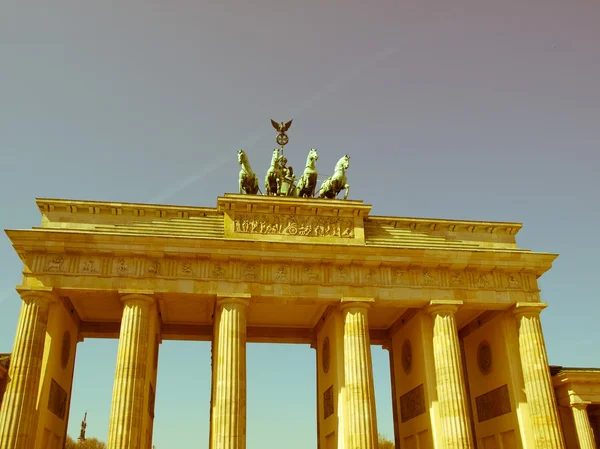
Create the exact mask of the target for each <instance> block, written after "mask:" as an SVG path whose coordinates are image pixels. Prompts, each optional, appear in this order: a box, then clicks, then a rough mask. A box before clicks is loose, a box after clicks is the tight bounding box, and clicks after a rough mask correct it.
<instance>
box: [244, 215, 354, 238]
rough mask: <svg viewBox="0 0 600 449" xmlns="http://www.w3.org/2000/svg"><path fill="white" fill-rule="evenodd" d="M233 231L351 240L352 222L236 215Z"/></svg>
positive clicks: (330, 219)
mask: <svg viewBox="0 0 600 449" xmlns="http://www.w3.org/2000/svg"><path fill="white" fill-rule="evenodd" d="M234 230H235V232H236V233H239V234H261V235H269V234H273V235H291V236H302V237H337V238H347V239H352V238H354V221H353V220H352V219H345V218H338V217H326V216H301V215H268V214H262V215H260V214H236V216H235V219H234Z"/></svg>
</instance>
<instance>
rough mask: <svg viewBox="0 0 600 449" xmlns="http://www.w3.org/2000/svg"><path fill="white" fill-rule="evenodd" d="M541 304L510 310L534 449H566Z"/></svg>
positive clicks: (526, 304) (518, 306)
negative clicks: (517, 339) (515, 325)
mask: <svg viewBox="0 0 600 449" xmlns="http://www.w3.org/2000/svg"><path fill="white" fill-rule="evenodd" d="M545 307H546V304H542V303H517V304H516V305H515V308H514V309H513V313H514V314H515V317H516V320H517V328H518V332H519V354H520V356H521V366H522V369H523V380H524V382H525V394H526V396H527V403H528V404H529V415H530V418H531V424H532V430H533V436H534V439H535V444H536V447H552V448H556V449H561V448H564V447H565V443H564V439H563V435H562V429H561V426H560V421H559V418H558V409H557V406H556V403H555V398H554V390H553V388H552V382H551V379H550V369H549V367H548V356H547V354H546V345H545V344H544V337H543V335H542V325H541V323H540V312H541V311H542V309H544V308H545Z"/></svg>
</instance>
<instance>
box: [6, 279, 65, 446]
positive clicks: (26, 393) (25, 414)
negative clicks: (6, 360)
mask: <svg viewBox="0 0 600 449" xmlns="http://www.w3.org/2000/svg"><path fill="white" fill-rule="evenodd" d="M21 298H22V299H23V304H22V306H21V313H20V315H19V324H18V326H17V335H16V338H15V343H14V346H13V352H12V355H11V360H10V367H9V370H8V385H7V386H6V391H5V393H4V400H3V401H2V410H1V411H0V449H31V448H32V447H33V444H34V443H35V435H36V430H37V429H36V428H35V426H36V424H37V411H36V403H37V398H38V391H39V385H40V377H41V371H42V358H43V356H44V344H45V341H46V327H47V325H48V311H49V308H50V303H51V302H52V301H53V300H54V297H53V296H52V295H51V294H49V293H46V292H33V291H30V292H23V293H21Z"/></svg>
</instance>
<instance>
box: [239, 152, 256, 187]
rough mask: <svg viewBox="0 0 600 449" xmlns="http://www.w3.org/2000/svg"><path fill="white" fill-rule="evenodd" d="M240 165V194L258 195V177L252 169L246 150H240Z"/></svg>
mask: <svg viewBox="0 0 600 449" xmlns="http://www.w3.org/2000/svg"><path fill="white" fill-rule="evenodd" d="M238 163H239V164H240V166H241V167H242V169H241V170H240V179H239V184H240V194H241V193H242V192H245V193H246V194H250V195H256V194H257V193H258V177H257V176H256V174H255V173H254V172H253V171H252V167H250V161H249V160H248V156H247V155H246V153H245V151H244V150H238Z"/></svg>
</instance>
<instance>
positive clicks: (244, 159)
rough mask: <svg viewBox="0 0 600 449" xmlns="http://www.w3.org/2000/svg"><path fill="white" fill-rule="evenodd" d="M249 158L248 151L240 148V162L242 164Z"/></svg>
mask: <svg viewBox="0 0 600 449" xmlns="http://www.w3.org/2000/svg"><path fill="white" fill-rule="evenodd" d="M247 159H248V158H247V156H246V153H245V152H244V150H238V164H242V163H243V162H244V161H246V160H247Z"/></svg>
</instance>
